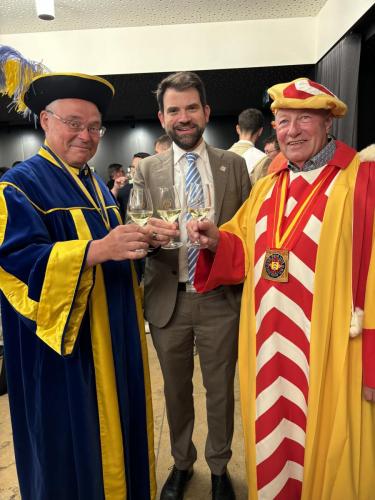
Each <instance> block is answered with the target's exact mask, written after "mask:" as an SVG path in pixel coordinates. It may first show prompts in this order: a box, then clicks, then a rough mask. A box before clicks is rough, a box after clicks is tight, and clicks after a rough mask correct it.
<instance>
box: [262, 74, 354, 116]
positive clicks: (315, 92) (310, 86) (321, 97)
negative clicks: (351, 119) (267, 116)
mask: <svg viewBox="0 0 375 500" xmlns="http://www.w3.org/2000/svg"><path fill="white" fill-rule="evenodd" d="M267 92H268V94H269V95H270V97H271V98H272V99H273V103H272V104H271V110H272V112H273V113H274V114H276V113H277V111H278V110H279V109H287V108H289V109H290V108H291V109H328V110H330V111H331V113H332V115H333V116H335V117H337V118H341V117H342V116H345V114H346V111H347V106H346V104H345V103H344V102H342V101H340V99H338V98H337V97H336V96H335V94H333V93H332V92H331V91H330V90H328V89H327V87H324V85H321V84H320V83H317V82H314V81H313V80H310V79H309V78H297V79H296V80H293V81H292V82H288V83H278V84H277V85H274V86H273V87H271V88H269V89H268V91H267Z"/></svg>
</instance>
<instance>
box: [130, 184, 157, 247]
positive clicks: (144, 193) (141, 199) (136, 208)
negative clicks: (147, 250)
mask: <svg viewBox="0 0 375 500" xmlns="http://www.w3.org/2000/svg"><path fill="white" fill-rule="evenodd" d="M126 213H127V215H128V217H129V218H130V219H131V220H132V221H133V222H134V223H135V224H137V225H138V226H145V225H146V224H147V222H148V221H149V219H150V217H152V214H153V207H152V198H151V194H150V191H149V190H148V189H147V188H133V189H132V190H131V191H130V195H129V201H128V208H127V212H126ZM136 252H144V250H142V249H138V250H136Z"/></svg>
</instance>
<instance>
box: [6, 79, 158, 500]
mask: <svg viewBox="0 0 375 500" xmlns="http://www.w3.org/2000/svg"><path fill="white" fill-rule="evenodd" d="M113 93H114V89H113V87H112V85H111V84H110V83H109V82H108V81H106V80H104V79H102V78H99V77H92V76H88V75H81V74H67V75H65V74H53V73H50V74H45V75H42V76H39V77H37V78H36V79H34V80H33V82H32V83H31V85H30V87H29V89H28V90H27V92H26V94H25V96H24V103H25V104H26V106H27V107H28V108H29V109H30V110H31V111H32V112H33V113H35V114H36V115H39V119H40V124H41V127H42V128H43V130H44V132H45V138H46V140H45V143H44V145H43V146H42V147H41V149H40V150H39V152H38V154H37V155H35V156H33V157H32V158H30V159H28V160H26V161H24V162H22V163H21V164H20V165H18V166H17V167H15V168H14V169H12V170H10V171H9V172H8V173H6V174H5V175H4V176H3V177H2V179H1V183H0V289H1V306H2V315H3V330H4V343H5V360H6V368H7V377H8V386H9V402H10V410H11V418H12V427H13V433H14V447H15V455H16V463H17V472H18V477H19V483H20V490H21V495H22V498H23V500H78V499H80V500H104V499H105V500H124V499H128V500H146V499H147V500H148V499H153V498H154V497H155V475H154V452H153V436H152V431H153V425H152V406H151V395H150V385H149V373H148V364H147V352H146V345H145V337H144V328H143V323H142V321H143V320H142V311H141V307H140V301H139V296H138V289H137V285H136V278H135V273H134V271H133V268H132V264H131V260H133V259H138V258H141V257H143V256H144V255H145V252H146V250H147V248H148V242H149V238H148V236H147V230H146V229H143V228H140V227H138V226H135V225H126V226H124V225H121V219H120V215H119V212H118V208H117V206H116V203H115V201H114V199H113V197H112V195H111V194H110V192H109V191H108V189H107V187H106V186H105V184H104V183H103V182H102V181H101V179H100V178H99V177H97V176H96V175H94V174H92V172H91V170H90V168H89V167H88V165H87V162H88V161H89V160H90V158H92V156H93V155H94V154H95V152H96V149H97V146H98V143H99V140H100V137H102V135H103V133H104V131H105V129H104V127H103V126H102V116H103V114H104V113H105V111H106V109H107V108H108V106H109V103H110V101H111V98H112V96H113Z"/></svg>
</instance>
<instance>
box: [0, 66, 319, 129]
mask: <svg viewBox="0 0 375 500" xmlns="http://www.w3.org/2000/svg"><path fill="white" fill-rule="evenodd" d="M197 73H198V74H199V76H200V77H201V78H202V80H203V81H204V83H205V86H206V92H207V100H208V103H209V104H210V106H211V113H212V115H211V116H213V117H221V116H233V115H237V114H238V113H239V112H240V111H242V110H243V109H245V108H248V107H254V108H259V109H262V110H263V111H266V110H268V108H269V105H265V103H264V96H265V91H266V89H267V88H268V87H270V86H272V85H274V84H275V83H280V82H287V81H290V80H293V79H295V78H298V77H300V76H307V77H313V76H314V65H299V66H276V67H275V66H274V67H266V68H246V69H227V70H209V71H197ZM167 74H168V73H146V74H145V73H143V74H131V75H109V76H105V75H104V76H105V77H106V78H108V80H109V81H110V82H111V83H112V84H113V85H114V87H115V90H116V94H115V97H114V99H113V102H112V104H111V107H110V109H109V112H108V114H107V117H106V120H105V121H106V123H108V122H113V121H119V122H128V123H130V125H132V123H135V122H136V121H138V120H141V121H143V120H155V119H156V115H157V106H156V99H155V96H154V94H153V91H154V90H155V89H156V87H157V85H158V83H159V82H160V81H161V80H162V79H163V78H164V77H165V76H166V75H167ZM8 104H9V99H7V98H6V97H1V98H0V127H7V126H19V125H25V124H27V121H26V120H25V119H24V118H23V117H22V116H20V115H17V113H15V112H14V111H12V112H8V109H7V105H8ZM31 126H33V125H32V124H31Z"/></svg>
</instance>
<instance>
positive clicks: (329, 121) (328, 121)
mask: <svg viewBox="0 0 375 500" xmlns="http://www.w3.org/2000/svg"><path fill="white" fill-rule="evenodd" d="M325 125H326V131H327V134H328V133H329V131H330V130H331V128H332V125H333V116H332V113H328V115H327V116H326V120H325Z"/></svg>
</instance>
